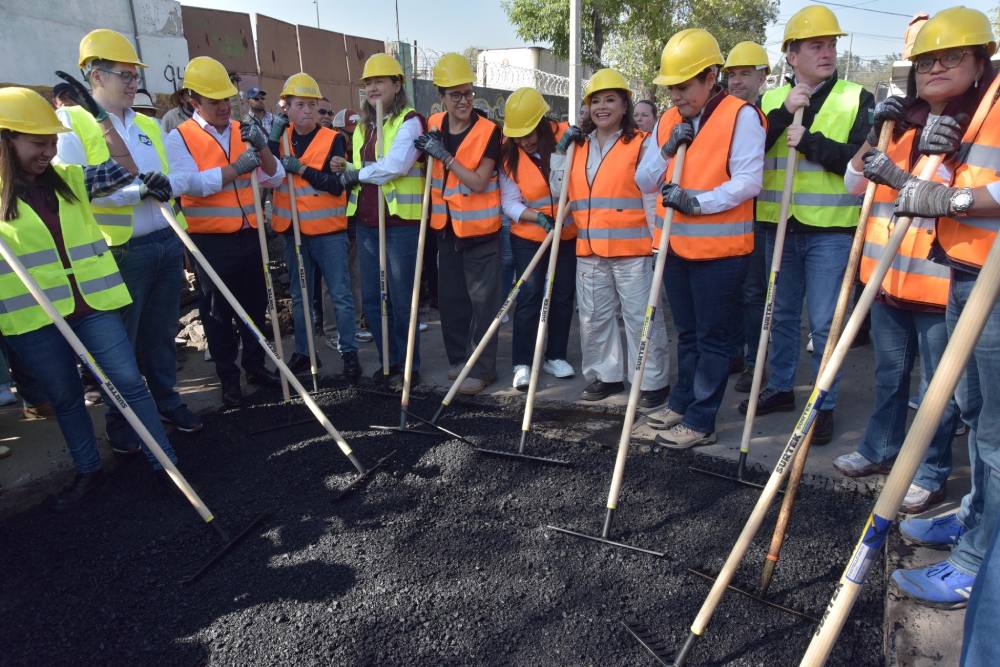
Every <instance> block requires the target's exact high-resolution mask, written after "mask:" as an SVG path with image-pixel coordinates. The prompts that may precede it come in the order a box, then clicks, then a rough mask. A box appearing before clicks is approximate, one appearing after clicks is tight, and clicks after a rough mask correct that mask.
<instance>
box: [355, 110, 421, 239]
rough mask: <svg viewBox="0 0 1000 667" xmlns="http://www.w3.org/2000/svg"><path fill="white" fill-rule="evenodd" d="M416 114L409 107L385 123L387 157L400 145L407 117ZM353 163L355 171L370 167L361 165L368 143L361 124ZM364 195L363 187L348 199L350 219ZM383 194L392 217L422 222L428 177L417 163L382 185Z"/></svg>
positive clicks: (384, 145) (357, 126) (356, 131)
mask: <svg viewBox="0 0 1000 667" xmlns="http://www.w3.org/2000/svg"><path fill="white" fill-rule="evenodd" d="M412 112H413V109H412V108H411V107H406V108H405V109H403V110H402V111H400V112H399V113H398V114H396V115H395V116H393V117H392V118H390V119H389V120H387V121H385V125H384V126H383V128H382V145H383V147H384V148H383V151H384V152H383V155H384V154H385V153H386V152H388V150H389V147H390V146H392V145H393V143H394V142H395V141H396V134H397V133H398V132H399V128H400V127H402V125H403V121H405V120H406V116H407V115H408V114H410V113H412ZM351 142H352V151H353V155H352V158H353V159H352V162H353V164H354V168H355V169H361V168H362V167H364V166H367V164H368V163H363V162H362V161H361V149H362V147H363V146H364V143H365V127H364V126H363V125H362V124H361V123H358V124H357V125H356V126H355V128H354V134H353V135H352V140H351ZM360 193H361V186H360V185H358V186H356V187H355V188H354V189H353V190H351V193H350V194H349V195H348V197H347V217H348V218H349V217H351V216H352V215H354V214H355V213H356V212H357V210H358V197H359V196H360ZM382 194H383V196H384V197H385V204H386V207H387V208H388V209H389V215H395V216H397V217H400V218H402V219H403V220H420V202H421V199H422V198H423V194H424V176H423V170H422V169H421V168H420V163H419V162H414V163H413V166H412V167H410V171H408V172H407V173H406V174H404V175H403V176H400V177H399V178H396V179H393V180H391V181H389V182H388V183H385V184H383V185H382Z"/></svg>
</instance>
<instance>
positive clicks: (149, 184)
mask: <svg viewBox="0 0 1000 667" xmlns="http://www.w3.org/2000/svg"><path fill="white" fill-rule="evenodd" d="M139 180H140V181H142V184H143V186H144V187H143V188H142V198H143V199H145V198H146V197H153V198H154V199H156V201H170V200H171V199H172V198H173V196H174V188H173V186H172V185H170V179H169V178H167V177H166V175H164V174H161V173H160V172H158V171H147V172H146V173H144V174H139Z"/></svg>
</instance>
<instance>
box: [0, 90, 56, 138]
mask: <svg viewBox="0 0 1000 667" xmlns="http://www.w3.org/2000/svg"><path fill="white" fill-rule="evenodd" d="M0 129H4V130H13V131H15V132H24V133H25V134H58V133H59V132H69V131H70V129H69V128H68V127H66V126H65V125H63V124H62V123H60V122H59V118H58V117H57V116H56V112H55V111H54V110H53V109H52V105H51V104H49V103H48V101H46V99H45V98H44V97H42V96H41V95H39V94H38V93H36V92H35V91H33V90H31V89H30V88H17V87H10V88H0Z"/></svg>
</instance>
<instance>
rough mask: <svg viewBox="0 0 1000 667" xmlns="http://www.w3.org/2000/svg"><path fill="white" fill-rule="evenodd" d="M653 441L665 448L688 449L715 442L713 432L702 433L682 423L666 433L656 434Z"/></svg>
mask: <svg viewBox="0 0 1000 667" xmlns="http://www.w3.org/2000/svg"><path fill="white" fill-rule="evenodd" d="M655 442H656V444H658V445H663V446H664V447H666V448H667V449H690V448H691V447H695V446H697V445H710V444H712V443H713V442H715V433H702V432H701V431H695V430H694V429H691V428H688V427H687V426H685V425H684V424H676V425H675V426H674V427H673V428H672V429H670V430H669V431H667V432H666V433H660V434H658V435H657V436H656V440H655Z"/></svg>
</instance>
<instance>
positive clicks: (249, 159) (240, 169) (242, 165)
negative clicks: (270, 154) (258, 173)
mask: <svg viewBox="0 0 1000 667" xmlns="http://www.w3.org/2000/svg"><path fill="white" fill-rule="evenodd" d="M259 166H260V155H258V154H257V151H255V150H253V149H250V150H248V151H246V152H245V153H243V155H241V156H239V157H238V158H237V159H236V162H234V163H233V169H235V170H236V173H237V174H240V175H241V176H242V175H243V174H249V173H250V172H251V171H253V170H254V169H256V168H257V167H259Z"/></svg>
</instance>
